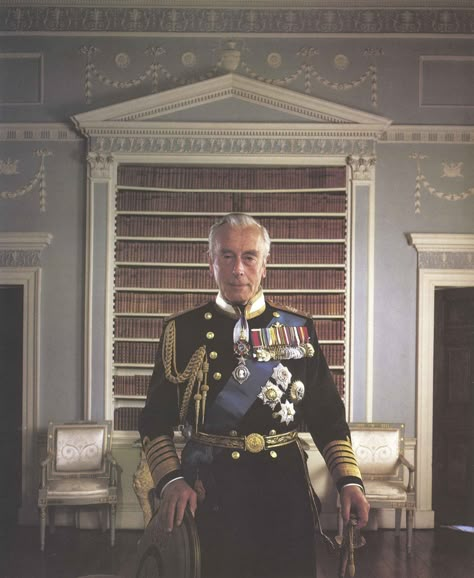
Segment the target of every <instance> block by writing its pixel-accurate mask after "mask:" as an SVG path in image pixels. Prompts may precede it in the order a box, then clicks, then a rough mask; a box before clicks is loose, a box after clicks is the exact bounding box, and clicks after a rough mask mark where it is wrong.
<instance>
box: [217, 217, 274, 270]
mask: <svg viewBox="0 0 474 578" xmlns="http://www.w3.org/2000/svg"><path fill="white" fill-rule="evenodd" d="M224 225H229V227H257V229H258V230H259V231H260V234H261V236H262V240H263V244H264V254H263V257H264V259H266V258H267V257H268V255H269V254H270V243H271V241H270V235H269V234H268V231H267V229H266V228H265V227H264V226H263V225H261V224H260V223H259V222H258V221H256V220H255V219H254V218H253V217H251V216H250V215H247V213H228V214H227V215H224V216H223V217H222V218H221V219H219V220H218V221H216V222H215V223H214V224H213V225H212V226H211V228H210V230H209V255H210V256H211V257H214V246H215V242H216V233H217V231H218V230H219V229H220V228H221V227H223V226H224Z"/></svg>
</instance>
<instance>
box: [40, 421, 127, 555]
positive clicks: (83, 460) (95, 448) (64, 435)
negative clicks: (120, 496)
mask: <svg viewBox="0 0 474 578" xmlns="http://www.w3.org/2000/svg"><path fill="white" fill-rule="evenodd" d="M111 447H112V422H110V421H105V422H102V423H97V422H86V421H82V422H70V423H53V422H50V424H49V427H48V440H47V452H48V453H47V457H46V459H45V460H43V461H42V462H41V482H40V488H39V492H38V507H39V509H40V544H41V550H44V544H45V530H46V518H47V517H48V508H49V507H50V506H75V507H76V523H77V519H78V518H77V512H78V510H77V508H78V507H80V506H89V505H96V506H105V507H106V508H107V509H108V513H109V524H110V543H111V545H112V546H113V545H114V543H115V509H116V504H117V470H116V463H115V460H114V458H113V457H112V454H111ZM102 509H103V508H102ZM101 513H102V512H99V515H100V514H101ZM52 514H53V515H52V516H49V518H50V528H51V530H52V529H54V512H53V513H52ZM100 521H101V525H102V526H103V527H105V524H102V522H103V520H102V516H100Z"/></svg>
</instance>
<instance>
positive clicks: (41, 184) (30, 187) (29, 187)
mask: <svg viewBox="0 0 474 578" xmlns="http://www.w3.org/2000/svg"><path fill="white" fill-rule="evenodd" d="M51 155H52V153H51V152H50V151H48V150H46V149H38V150H35V151H34V153H33V156H34V157H39V158H40V166H39V169H38V171H37V172H36V174H35V175H34V177H33V178H32V179H31V180H30V182H29V183H27V184H26V185H24V186H23V187H20V188H18V189H16V190H15V191H0V199H5V200H8V199H19V198H21V197H23V196H25V195H27V194H29V193H31V192H33V191H34V190H35V188H36V187H37V188H38V192H39V205H40V212H41V213H44V212H46V166H45V158H46V157H49V156H51ZM16 162H18V161H16ZM3 174H6V173H5V172H3ZM8 174H13V173H8Z"/></svg>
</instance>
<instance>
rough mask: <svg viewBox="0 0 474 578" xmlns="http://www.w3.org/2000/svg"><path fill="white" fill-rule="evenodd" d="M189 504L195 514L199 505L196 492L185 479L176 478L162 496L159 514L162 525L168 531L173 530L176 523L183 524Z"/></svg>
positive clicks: (177, 524)
mask: <svg viewBox="0 0 474 578" xmlns="http://www.w3.org/2000/svg"><path fill="white" fill-rule="evenodd" d="M187 506H188V507H189V509H190V511H191V514H192V515H193V516H194V512H195V511H196V507H197V496H196V492H195V491H194V490H193V489H192V488H191V486H189V485H188V484H187V483H186V482H185V481H184V480H182V479H178V480H174V481H173V482H171V483H170V484H169V485H168V486H167V487H166V488H165V490H164V492H163V495H162V496H161V503H160V509H159V514H158V516H159V518H160V525H161V526H162V527H163V528H164V529H166V531H167V532H171V531H172V530H173V528H174V526H175V525H176V526H181V523H182V521H183V517H184V511H185V510H186V507H187Z"/></svg>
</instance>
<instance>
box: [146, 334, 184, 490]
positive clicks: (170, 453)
mask: <svg viewBox="0 0 474 578" xmlns="http://www.w3.org/2000/svg"><path fill="white" fill-rule="evenodd" d="M162 341H163V340H162V339H161V340H160V345H159V347H158V352H157V355H156V360H155V367H154V370H153V375H152V377H151V381H150V386H149V388H148V395H147V399H146V404H145V407H144V408H143V410H142V411H141V413H140V417H139V423H138V429H139V432H140V437H141V440H142V445H143V449H144V452H145V456H146V459H147V463H148V467H149V468H150V473H151V476H152V478H153V482H154V484H155V486H156V489H157V492H158V493H160V492H161V490H162V488H163V487H164V486H165V485H166V484H167V483H168V482H169V481H171V480H173V479H174V478H177V477H180V476H181V475H182V473H181V466H180V461H179V458H178V454H177V452H176V447H175V445H174V442H173V432H174V428H175V427H176V426H177V425H178V412H179V410H178V389H177V387H178V386H177V385H175V384H173V383H170V382H169V381H168V380H167V379H166V377H165V369H164V364H163V359H162V347H163V346H162Z"/></svg>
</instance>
